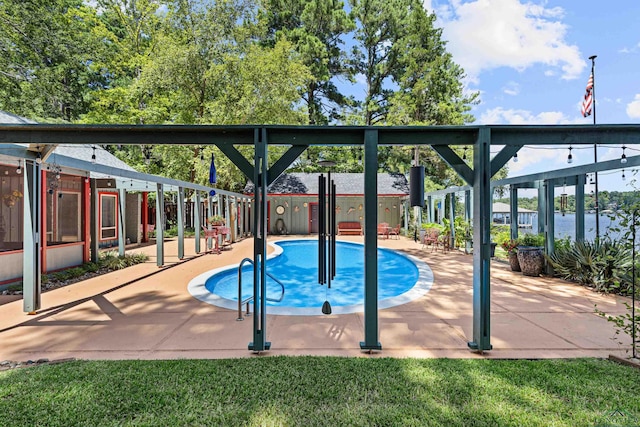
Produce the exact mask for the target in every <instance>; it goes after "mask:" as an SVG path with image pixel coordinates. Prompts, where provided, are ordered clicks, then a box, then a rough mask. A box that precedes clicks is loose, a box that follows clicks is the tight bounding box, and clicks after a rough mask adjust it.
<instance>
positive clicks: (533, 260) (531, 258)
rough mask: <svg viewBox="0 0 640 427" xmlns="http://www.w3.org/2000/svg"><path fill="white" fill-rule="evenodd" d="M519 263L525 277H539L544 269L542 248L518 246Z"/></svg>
mask: <svg viewBox="0 0 640 427" xmlns="http://www.w3.org/2000/svg"><path fill="white" fill-rule="evenodd" d="M518 263H520V269H521V270H522V274H524V275H525V276H539V275H540V273H542V268H543V267H544V254H543V252H542V248H540V247H536V246H518Z"/></svg>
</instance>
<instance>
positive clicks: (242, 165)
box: [216, 144, 253, 179]
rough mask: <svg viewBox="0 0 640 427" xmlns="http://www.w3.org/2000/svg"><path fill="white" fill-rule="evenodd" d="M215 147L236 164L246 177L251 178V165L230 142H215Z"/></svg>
mask: <svg viewBox="0 0 640 427" xmlns="http://www.w3.org/2000/svg"><path fill="white" fill-rule="evenodd" d="M216 147H218V148H219V149H220V151H222V152H223V153H224V155H225V156H227V157H228V158H229V160H231V163H233V164H234V165H236V167H237V168H238V169H240V171H241V172H242V173H243V174H244V175H245V176H246V177H247V178H248V179H253V166H252V165H251V163H249V161H248V160H247V159H246V158H245V157H244V156H243V155H242V153H241V152H240V151H238V149H237V148H236V147H234V146H233V145H232V144H217V145H216Z"/></svg>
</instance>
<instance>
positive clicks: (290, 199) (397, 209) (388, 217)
mask: <svg viewBox="0 0 640 427" xmlns="http://www.w3.org/2000/svg"><path fill="white" fill-rule="evenodd" d="M314 203H318V197H317V196H306V195H303V196H297V195H282V196H272V197H270V198H269V233H270V234H281V233H280V232H279V230H278V225H281V224H282V222H283V223H284V226H285V229H286V234H310V233H309V230H310V215H311V204H314ZM279 206H281V207H283V208H284V212H282V213H281V214H279V213H278V212H277V209H278V207H279ZM363 206H364V197H363V196H337V197H336V223H339V222H340V221H359V222H360V223H361V224H362V226H363V228H364V208H363ZM401 217H402V204H401V199H400V197H399V196H380V197H378V222H386V223H388V224H389V225H391V226H395V225H397V224H400V221H401ZM278 220H282V222H279V221H278Z"/></svg>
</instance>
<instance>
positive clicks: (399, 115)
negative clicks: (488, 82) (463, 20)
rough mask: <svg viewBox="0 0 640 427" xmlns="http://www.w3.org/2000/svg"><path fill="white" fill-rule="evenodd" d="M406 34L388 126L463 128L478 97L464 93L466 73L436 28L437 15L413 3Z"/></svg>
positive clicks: (402, 42) (399, 60)
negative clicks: (450, 126)
mask: <svg viewBox="0 0 640 427" xmlns="http://www.w3.org/2000/svg"><path fill="white" fill-rule="evenodd" d="M410 11H411V12H410V13H409V15H408V16H407V19H406V26H405V28H404V29H405V32H404V35H403V37H401V38H400V39H399V40H398V42H397V44H398V46H399V49H398V52H399V53H398V58H397V60H398V66H399V67H398V71H397V74H396V75H395V76H394V79H395V80H396V82H397V83H398V85H399V89H398V90H397V91H396V92H395V93H394V94H393V95H392V97H391V99H390V105H389V114H388V116H387V120H386V123H387V124H392V125H409V124H411V125H462V124H465V123H470V122H472V121H473V120H474V118H473V116H471V115H470V114H469V113H468V112H469V110H470V109H471V105H473V104H476V103H477V102H478V101H477V99H478V93H477V92H473V93H469V94H465V93H464V87H463V84H462V81H463V80H464V77H465V75H464V71H463V70H462V68H461V67H460V66H459V65H457V64H456V63H454V62H453V58H452V56H451V54H450V53H448V52H447V50H446V47H445V42H444V41H443V40H442V29H440V28H436V27H435V19H436V16H435V14H433V13H431V14H429V13H428V12H427V11H426V10H425V9H424V7H423V6H422V3H421V2H417V1H412V2H411V3H410Z"/></svg>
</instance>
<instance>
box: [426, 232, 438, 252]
mask: <svg viewBox="0 0 640 427" xmlns="http://www.w3.org/2000/svg"><path fill="white" fill-rule="evenodd" d="M439 236H440V230H438V229H437V228H428V229H427V230H425V233H424V239H423V240H422V249H424V248H425V247H427V248H428V247H429V246H431V252H433V251H434V250H435V249H436V248H437V244H438V237H439Z"/></svg>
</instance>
